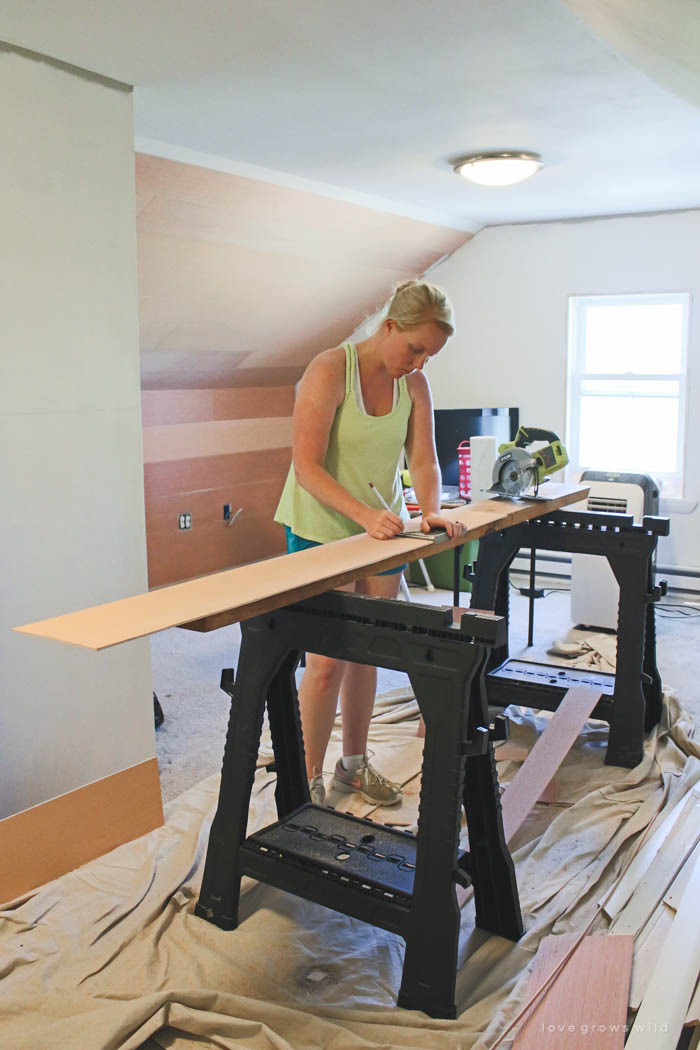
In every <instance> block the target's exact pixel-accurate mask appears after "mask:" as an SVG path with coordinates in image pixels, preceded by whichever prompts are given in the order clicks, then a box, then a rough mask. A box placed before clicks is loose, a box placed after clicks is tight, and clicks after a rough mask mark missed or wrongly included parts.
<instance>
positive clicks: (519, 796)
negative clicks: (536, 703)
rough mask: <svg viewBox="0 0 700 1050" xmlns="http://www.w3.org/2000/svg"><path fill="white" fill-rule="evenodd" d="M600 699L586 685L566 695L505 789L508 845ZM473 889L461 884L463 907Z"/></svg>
mask: <svg viewBox="0 0 700 1050" xmlns="http://www.w3.org/2000/svg"><path fill="white" fill-rule="evenodd" d="M599 700H600V693H599V692H598V691H597V690H595V689H590V688H589V687H588V686H585V685H580V686H578V685H577V686H574V687H573V688H572V689H568V690H567V692H566V693H565V695H564V696H563V698H562V700H561V703H560V704H559V706H558V707H557V709H556V711H555V712H554V714H553V715H552V717H551V719H550V720H549V722H548V724H547V726H546V727H545V729H544V731H543V732H542V734H541V735H540V736H539V737H538V738H537V740H536V741H535V745H534V747H533V748H532V751H531V752H530V754H529V755H528V757H527V758H526V759H525V761H524V762H523V764H522V766H521V767H520V769H519V770H518V772H517V773H516V774H515V776H514V777H513V779H512V780H511V782H510V783H509V784H508V787H507V788H506V789H505V791H504V792H503V796H502V798H501V810H502V812H503V832H504V835H505V840H506V844H510V841H511V839H512V838H513V836H514V835H515V833H516V831H517V830H518V828H520V826H521V825H522V823H523V821H524V820H525V817H526V816H527V815H528V813H529V812H530V810H531V809H532V807H533V806H534V805H535V803H536V802H537V801H538V800H539V799H540V798H541V796H542V794H543V792H544V791H545V789H546V788H547V786H548V784H549V783H550V782H551V780H552V778H553V776H554V774H555V773H556V771H557V769H558V768H559V766H560V765H561V764H562V762H563V761H564V759H565V758H566V756H567V754H568V753H569V751H570V750H571V747H572V746H573V744H574V742H575V741H576V739H577V738H578V736H579V734H580V732H581V730H582V729H583V727H584V725H585V724H586V722H587V721H588V719H589V718H590V716H591V712H592V710H593V708H594V707H595V705H596V704H597V703H598V701H599ZM496 755H498V751H496ZM473 892H474V887H473V886H467V887H466V889H464V888H463V887H461V886H458V887H457V903H458V904H459V907H460V908H463V907H464V905H465V904H466V903H467V901H468V900H469V899H470V898H471V896H472V894H473Z"/></svg>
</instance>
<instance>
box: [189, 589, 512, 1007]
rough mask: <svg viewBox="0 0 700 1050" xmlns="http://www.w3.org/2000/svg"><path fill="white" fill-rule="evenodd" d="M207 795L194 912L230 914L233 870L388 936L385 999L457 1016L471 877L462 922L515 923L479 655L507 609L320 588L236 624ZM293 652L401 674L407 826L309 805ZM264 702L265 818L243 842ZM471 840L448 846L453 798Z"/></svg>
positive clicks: (229, 925) (222, 917)
mask: <svg viewBox="0 0 700 1050" xmlns="http://www.w3.org/2000/svg"><path fill="white" fill-rule="evenodd" d="M241 627H242V634H243V640H242V645H241V652H240V660H239V665H238V673H237V676H236V684H235V686H234V687H233V688H232V690H231V692H232V705H231V716H230V721H229V728H228V734H227V738H226V749H225V752H224V762H223V768H222V775H221V788H220V793H219V803H218V808H217V812H216V816H215V817H214V821H213V823H212V828H211V833H210V837H209V848H208V851H207V859H206V864H205V869H204V876H203V880H202V889H201V893H200V897H199V901H198V903H197V907H196V914H197V915H199V916H201V917H202V918H205V919H207V920H209V921H210V922H213V923H215V924H216V925H217V926H220V927H221V928H223V929H235V927H236V926H237V925H238V904H239V897H240V882H241V878H242V876H243V875H249V876H252V877H253V878H255V879H258V880H259V881H261V882H265V883H268V884H270V885H272V886H276V887H278V888H280V889H284V890H287V891H289V892H291V893H294V894H296V895H298V896H300V897H304V898H305V899H307V900H311V901H315V902H317V903H319V904H323V905H325V906H326V907H329V908H334V909H335V910H336V911H339V912H342V913H344V914H346V915H352V916H354V917H355V918H358V919H362V920H364V921H365V922H369V923H372V924H373V925H375V926H379V927H382V928H383V929H386V930H390V931H392V932H394V933H398V934H399V935H400V936H402V937H403V938H404V940H405V942H406V954H405V958H404V966H403V977H402V981H401V989H400V992H399V998H398V1003H399V1005H400V1006H403V1007H406V1008H408V1009H417V1010H424V1011H425V1012H426V1013H427V1014H429V1015H430V1016H432V1017H455V1016H456V1005H455V981H456V968H457V948H458V939H459V925H460V911H459V907H458V903H457V895H456V889H455V883H459V884H460V885H463V886H466V885H469V883H470V882H471V884H472V885H473V887H474V901H475V908H476V924H477V926H479V927H481V928H482V929H485V930H489V931H490V932H493V933H497V934H500V935H501V936H503V937H507V938H510V939H511V940H517V939H518V938H519V937H520V935H521V933H522V929H523V927H522V920H521V915H520V904H519V899H518V892H517V887H516V882H515V873H514V868H513V862H512V859H511V856H510V853H509V852H508V849H507V846H506V843H505V839H504V835H503V823H502V817H501V804H500V796H499V788H498V779H497V775H496V765H495V761H494V756H493V747H492V744H491V740H490V733H489V729H488V724H489V723H488V708H487V705H486V695H485V689H484V680H483V679H484V669H485V664H486V655H487V653H488V650H489V648H490V647H493V646H499V645H503V644H505V640H506V633H505V621H504V620H503V618H502V617H499V616H494V615H491V614H488V613H485V614H482V613H470V612H465V613H464V614H463V616H462V620H461V624H460V625H457V626H455V625H454V624H453V622H452V610H451V609H437V608H435V607H433V606H425V605H418V604H415V603H412V604H410V605H408V604H406V603H404V602H397V601H392V600H388V599H382V598H371V597H367V596H363V595H356V594H349V593H347V592H340V591H332V592H330V593H328V594H324V595H321V596H320V597H317V598H311V599H308V600H306V601H303V602H300V603H298V604H297V605H292V606H289V607H287V608H284V609H280V610H278V611H276V612H272V613H266V614H265V615H263V616H258V617H255V618H253V619H250V620H248V621H246V622H244V623H243V624H242V625H241ZM303 651H307V652H312V653H320V654H322V655H325V656H330V657H336V658H338V659H343V660H351V661H354V662H356V663H362V664H371V665H374V666H378V667H387V668H390V669H393V670H401V671H405V672H406V673H407V674H408V676H409V679H410V681H411V685H412V686H413V689H414V691H415V697H416V700H417V702H418V706H419V708H420V712H421V714H422V716H423V719H424V721H425V726H426V733H425V744H424V752H423V769H422V780H421V792H420V810H419V818H418V831H417V834H416V835H413V834H411V833H410V832H407V831H403V830H399V829H395V828H387V827H385V826H383V825H381V824H377V823H374V822H373V821H370V820H366V819H362V818H358V817H354V816H352V815H350V814H346V813H336V812H335V811H334V810H332V809H329V808H325V807H319V806H314V805H312V804H311V802H310V798H309V787H308V782H307V778H306V772H305V765H304V746H303V740H302V734H301V723H300V718H299V707H298V702H297V695H296V685H295V679H294V672H295V670H296V667H297V665H298V663H299V657H300V653H301V652H303ZM266 704H267V708H268V715H269V721H270V732H271V735H272V746H273V749H274V755H275V765H276V768H277V787H276V791H275V800H276V803H277V814H278V817H279V820H278V821H277V822H276V823H275V824H272V825H271V826H269V827H267V828H264V829H262V830H261V831H258V832H256V833H255V834H253V835H251V836H250V837H249V838H247V839H246V824H247V820H248V808H249V804H250V794H251V790H252V784H253V777H254V775H255V762H256V759H257V754H258V746H259V742H260V735H261V730H262V722H263V715H264V711H265V705H266ZM463 808H464V811H465V812H466V818H467V828H468V833H469V851H468V852H467V851H464V850H460V849H459V833H460V827H461V816H462V809H463Z"/></svg>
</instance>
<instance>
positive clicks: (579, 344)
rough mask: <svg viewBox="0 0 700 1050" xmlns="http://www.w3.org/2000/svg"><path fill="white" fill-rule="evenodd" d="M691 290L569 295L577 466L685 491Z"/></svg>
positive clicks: (572, 444)
mask: <svg viewBox="0 0 700 1050" xmlns="http://www.w3.org/2000/svg"><path fill="white" fill-rule="evenodd" d="M689 309H690V296H689V295H687V294H684V293H677V294H675V293H674V294H663V295H596V296H593V295H576V296H571V297H570V299H569V383H568V402H569V403H568V437H567V450H568V453H569V458H570V461H571V464H572V466H573V467H574V469H575V470H577V471H581V470H610V471H629V472H633V473H638V474H652V475H653V476H654V477H655V478H656V480H657V481H658V482H659V485H660V486H661V491H662V492H663V494H664V496H682V495H683V491H682V490H683V448H684V437H685V435H684V431H685V401H686V351H687V343H688V315H689Z"/></svg>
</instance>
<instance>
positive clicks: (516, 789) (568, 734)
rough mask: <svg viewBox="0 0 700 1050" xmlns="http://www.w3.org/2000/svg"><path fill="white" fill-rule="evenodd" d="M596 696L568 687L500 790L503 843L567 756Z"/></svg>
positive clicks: (590, 691)
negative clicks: (528, 751)
mask: <svg viewBox="0 0 700 1050" xmlns="http://www.w3.org/2000/svg"><path fill="white" fill-rule="evenodd" d="M599 699H600V693H599V692H597V691H596V690H595V689H591V688H590V687H589V686H574V687H573V688H572V689H569V690H567V692H566V694H565V696H564V697H563V698H562V700H561V703H560V704H559V706H558V707H557V709H556V711H555V712H554V714H553V715H552V717H551V719H550V721H549V724H548V725H547V727H546V728H545V730H544V732H543V733H542V734H541V735H540V736H539V737H538V739H537V741H536V743H535V746H534V747H533V749H532V751H531V752H530V755H529V757H528V758H527V759H526V760H525V762H523V764H522V766H521V767H520V769H519V770H518V772H517V773H516V775H515V776H514V777H513V780H512V781H511V782H510V784H509V785H508V787H507V788H506V790H505V791H504V793H503V798H502V800H501V805H502V809H503V830H504V833H505V837H506V842H510V840H511V839H512V838H513V836H514V835H515V833H516V831H517V830H518V828H519V827H520V826H521V824H522V823H523V821H524V820H525V817H526V816H527V815H528V813H529V812H530V810H531V809H532V807H533V806H534V805H535V803H536V802H537V800H538V798H539V797H540V795H541V794H542V792H543V791H544V790H545V788H546V787H547V785H548V784H549V782H550V781H551V779H552V777H553V776H554V774H555V773H556V771H557V769H558V768H559V766H560V765H561V764H562V762H563V761H564V759H565V758H566V756H567V754H568V753H569V751H570V750H571V747H572V746H573V744H574V743H575V741H576V740H577V739H578V737H579V734H580V733H581V730H582V729H583V727H584V725H585V724H586V722H587V721H588V719H589V718H590V716H591V712H592V711H593V708H594V707H595V705H596V704H597V703H598V701H599Z"/></svg>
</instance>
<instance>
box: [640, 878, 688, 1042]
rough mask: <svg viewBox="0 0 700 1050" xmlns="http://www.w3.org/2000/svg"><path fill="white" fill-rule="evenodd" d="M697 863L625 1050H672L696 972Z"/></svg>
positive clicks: (678, 1033)
mask: <svg viewBox="0 0 700 1050" xmlns="http://www.w3.org/2000/svg"><path fill="white" fill-rule="evenodd" d="M699 896H700V862H699V863H696V865H695V867H694V868H693V871H692V873H691V875H690V879H689V881H688V884H687V887H686V891H685V893H684V894H683V900H682V901H681V904H680V907H679V909H678V912H677V914H676V917H675V919H674V920H673V924H672V926H671V929H670V931H669V933H668V936H667V937H666V940H665V941H664V945H663V948H662V949H661V953H660V954H659V957H658V959H657V962H656V966H655V967H654V971H653V973H652V975H651V978H650V980H649V984H648V985H647V990H646V992H645V994H644V998H643V999H642V1003H641V1006H640V1007H639V1011H638V1013H637V1016H636V1017H635V1020H634V1026H633V1028H632V1032H631V1034H630V1037H629V1039H628V1041H627V1047H628V1050H675V1046H676V1044H677V1042H678V1038H679V1036H680V1034H681V1030H682V1028H683V1023H684V1020H685V1016H686V1011H687V1009H688V1005H689V1003H690V1001H691V999H692V996H693V989H694V988H695V983H696V981H697V978H698V970H700V917H699V913H698V907H697V900H698V897H699Z"/></svg>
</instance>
